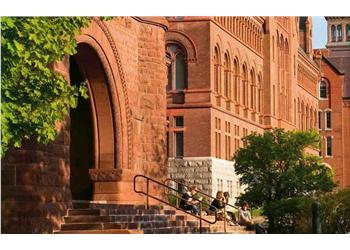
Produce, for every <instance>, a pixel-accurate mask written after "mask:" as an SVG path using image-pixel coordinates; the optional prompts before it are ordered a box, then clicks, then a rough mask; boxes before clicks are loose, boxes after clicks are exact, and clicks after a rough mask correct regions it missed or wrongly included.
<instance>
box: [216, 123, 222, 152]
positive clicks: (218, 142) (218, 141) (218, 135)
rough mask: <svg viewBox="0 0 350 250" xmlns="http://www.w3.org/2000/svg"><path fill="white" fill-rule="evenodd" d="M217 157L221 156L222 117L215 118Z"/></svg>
mask: <svg viewBox="0 0 350 250" xmlns="http://www.w3.org/2000/svg"><path fill="white" fill-rule="evenodd" d="M215 157H216V158H221V119H220V118H217V117H216V118H215Z"/></svg>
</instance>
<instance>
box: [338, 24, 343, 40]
mask: <svg viewBox="0 0 350 250" xmlns="http://www.w3.org/2000/svg"><path fill="white" fill-rule="evenodd" d="M337 31H338V32H337V35H338V42H341V41H343V31H342V25H341V24H339V25H338V26H337Z"/></svg>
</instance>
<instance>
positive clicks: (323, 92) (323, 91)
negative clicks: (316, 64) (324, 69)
mask: <svg viewBox="0 0 350 250" xmlns="http://www.w3.org/2000/svg"><path fill="white" fill-rule="evenodd" d="M320 98H321V99H327V98H328V85H327V83H326V82H325V81H321V83H320Z"/></svg>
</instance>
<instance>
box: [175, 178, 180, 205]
mask: <svg viewBox="0 0 350 250" xmlns="http://www.w3.org/2000/svg"><path fill="white" fill-rule="evenodd" d="M175 186H176V193H177V194H178V193H179V183H176V182H175ZM177 194H176V207H179V197H177Z"/></svg>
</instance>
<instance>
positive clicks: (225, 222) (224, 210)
mask: <svg viewBox="0 0 350 250" xmlns="http://www.w3.org/2000/svg"><path fill="white" fill-rule="evenodd" d="M224 232H225V233H226V204H225V206H224Z"/></svg>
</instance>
